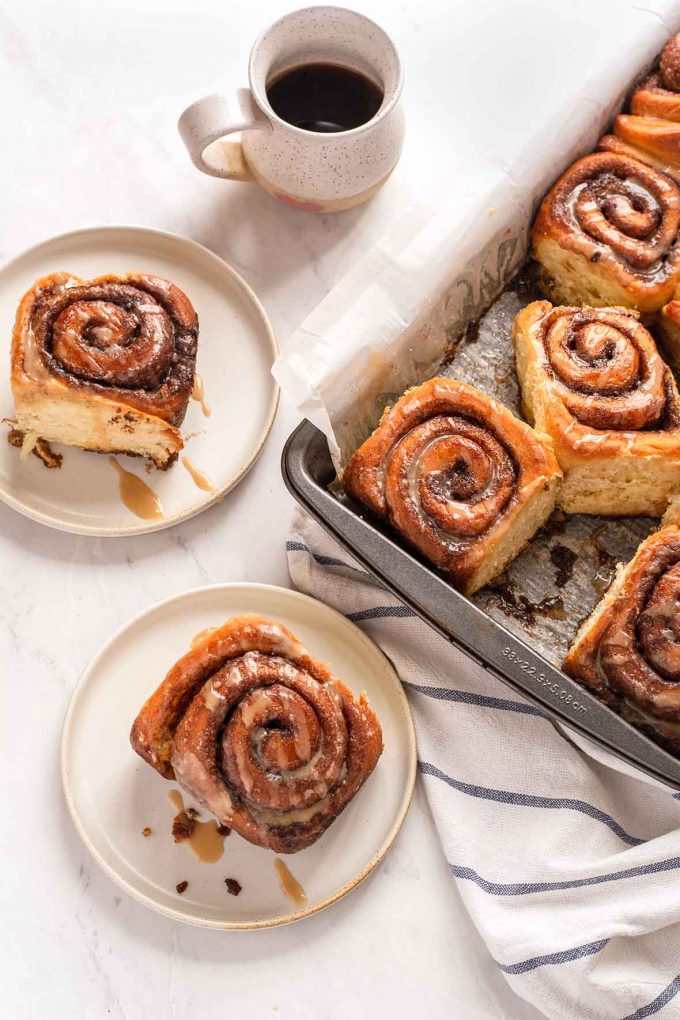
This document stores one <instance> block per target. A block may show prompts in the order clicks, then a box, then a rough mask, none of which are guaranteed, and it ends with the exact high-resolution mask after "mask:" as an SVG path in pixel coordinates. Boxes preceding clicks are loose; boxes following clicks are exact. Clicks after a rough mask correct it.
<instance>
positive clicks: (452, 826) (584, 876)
mask: <svg viewBox="0 0 680 1020" xmlns="http://www.w3.org/2000/svg"><path fill="white" fill-rule="evenodd" d="M287 550H288V565H289V570H290V576H291V580H292V582H293V585H294V586H295V587H296V588H298V589H299V590H301V591H303V592H306V593H307V594H310V595H313V596H315V597H317V598H319V599H320V600H321V601H323V602H326V603H328V604H329V605H331V606H333V607H334V608H336V609H338V610H340V612H342V613H343V614H344V615H345V616H347V618H348V619H350V620H353V621H354V622H356V623H357V624H358V625H359V626H360V627H361V628H362V629H364V630H365V631H366V633H367V634H369V635H370V636H371V638H372V639H373V640H374V641H375V642H376V643H377V644H378V645H379V646H380V647H381V648H382V649H383V650H384V652H385V654H386V655H387V656H388V657H389V659H390V660H391V661H392V662H393V663H394V666H395V668H396V670H397V672H398V674H399V676H400V678H401V680H402V683H403V684H404V687H405V689H406V691H407V694H408V697H409V701H410V704H411V709H412V712H413V717H414V720H415V726H416V733H417V740H418V760H419V773H420V776H419V781H420V782H421V783H422V784H423V785H424V788H425V791H426V793H427V797H428V800H429V803H430V807H431V809H432V814H433V817H434V821H435V824H436V826H437V829H438V831H439V835H440V837H441V842H442V847H443V850H444V853H445V855H446V859H447V861H448V863H449V866H450V869H451V875H452V878H453V879H454V880H455V881H456V882H457V883H458V886H459V889H460V892H461V895H462V898H463V900H464V902H465V905H466V907H467V910H468V911H469V913H470V916H471V918H472V920H473V922H474V924H475V925H476V927H477V928H478V930H479V932H480V933H481V935H482V937H483V939H484V940H485V942H486V945H487V947H488V949H489V952H490V953H491V955H492V957H493V958H494V960H495V961H496V963H497V965H498V967H499V968H500V970H501V971H502V972H503V974H504V975H505V977H506V979H507V980H508V982H509V983H510V985H511V986H512V988H513V989H514V990H515V992H516V993H517V994H519V995H520V996H522V997H523V998H524V999H526V1000H528V1001H529V1002H530V1003H532V1004H533V1005H534V1006H535V1007H536V1008H537V1009H539V1010H540V1011H542V1012H543V1013H544V1014H545V1015H546V1016H547V1017H549V1018H551V1020H624V1018H625V1020H643V1018H645V1017H651V1016H655V1017H659V1018H660V1020H670V1018H671V1017H673V1018H677V1017H680V994H679V993H680V923H679V922H680V802H679V798H680V795H674V794H672V792H671V791H669V790H667V789H666V788H664V787H662V786H661V785H659V784H656V783H652V782H650V781H649V780H647V779H646V778H644V777H642V775H641V774H639V773H637V772H635V771H634V770H632V769H630V768H628V767H627V766H625V765H623V764H622V763H620V762H618V760H617V759H615V758H613V757H612V756H609V755H607V754H606V753H605V752H603V751H602V750H601V749H599V748H598V747H596V746H595V745H592V744H591V743H590V742H589V741H585V740H583V739H582V738H577V737H576V736H573V735H571V734H570V737H572V739H573V740H574V741H576V740H577V741H578V745H579V746H576V745H575V743H572V742H571V741H570V739H567V738H566V737H565V736H564V735H563V734H562V733H561V732H560V731H558V730H557V729H556V728H555V726H553V725H552V723H551V722H550V721H549V719H548V718H547V717H546V716H545V715H544V714H543V713H542V712H541V710H540V709H538V708H536V707H534V706H533V705H531V704H530V703H529V702H527V701H524V700H522V698H521V697H520V696H519V695H517V694H515V693H514V692H513V691H512V690H510V689H509V688H507V687H505V686H504V685H503V684H502V683H501V682H500V681H498V680H496V679H495V678H494V677H492V676H491V675H490V674H488V673H487V672H486V671H485V670H484V669H482V668H481V667H479V666H478V665H476V664H475V663H473V662H472V661H471V660H470V659H468V658H467V657H466V656H465V655H464V654H463V653H462V652H460V651H458V650H457V649H456V648H454V647H453V646H452V645H450V644H449V643H448V642H446V641H445V640H444V639H443V638H441V637H440V636H439V635H437V634H436V633H435V632H434V631H433V630H431V628H429V627H428V626H427V625H426V624H425V623H423V622H422V621H421V620H420V619H419V618H418V617H417V616H415V615H414V614H413V612H412V611H411V610H410V609H408V608H406V607H405V606H403V605H401V603H399V602H398V600H396V599H395V598H394V597H393V596H392V595H390V594H389V593H388V592H387V591H385V589H384V588H382V587H381V586H380V585H379V584H378V583H377V582H376V581H375V580H374V579H373V578H372V577H370V575H369V574H367V573H366V572H365V571H364V570H362V569H361V568H360V567H359V566H358V565H357V564H356V563H354V562H353V561H352V560H351V558H350V557H349V556H348V555H347V554H346V553H345V552H344V551H343V550H341V549H340V548H339V546H337V545H336V544H335V543H334V542H333V541H332V540H331V539H330V538H329V537H328V536H327V535H326V534H325V532H323V531H322V529H321V528H320V527H319V526H318V525H316V524H315V523H314V522H313V521H312V520H311V519H310V518H309V517H307V516H306V515H305V514H303V513H302V512H300V511H296V515H295V518H294V521H293V525H292V530H291V535H290V540H289V541H288V543H287Z"/></svg>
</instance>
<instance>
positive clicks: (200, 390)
mask: <svg viewBox="0 0 680 1020" xmlns="http://www.w3.org/2000/svg"><path fill="white" fill-rule="evenodd" d="M191 399H192V400H195V401H196V403H197V404H200V405H201V410H202V411H203V414H204V415H205V417H206V418H209V417H210V415H211V414H212V411H211V409H210V407H209V406H208V404H206V402H205V389H204V387H203V379H202V378H201V376H200V375H199V374H198V372H195V373H194V385H193V386H192V387H191Z"/></svg>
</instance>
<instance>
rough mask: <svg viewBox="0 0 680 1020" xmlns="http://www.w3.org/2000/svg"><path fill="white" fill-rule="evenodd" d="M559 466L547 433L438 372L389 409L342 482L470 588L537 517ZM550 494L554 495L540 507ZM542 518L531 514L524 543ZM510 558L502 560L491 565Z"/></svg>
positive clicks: (514, 550)
mask: <svg viewBox="0 0 680 1020" xmlns="http://www.w3.org/2000/svg"><path fill="white" fill-rule="evenodd" d="M558 476H559V469H558V467H557V463H556V461H555V457H554V454H553V451H552V449H551V446H550V444H549V442H546V440H545V438H544V437H542V436H539V435H537V434H536V433H535V432H534V431H533V430H532V429H531V428H530V427H529V426H528V425H525V424H524V422H521V421H519V420H518V419H516V418H515V417H514V416H513V415H512V414H511V412H510V411H509V410H508V409H507V408H505V407H503V406H502V405H501V404H499V403H497V402H496V401H495V400H492V399H491V398H490V397H488V396H486V394H484V393H481V392H480V391H479V390H476V389H475V388H474V387H472V386H468V385H466V384H465V383H461V382H457V381H456V380H454V379H448V378H435V379H431V380H429V382H426V383H423V384H422V385H420V386H415V387H414V388H413V389H411V390H409V391H407V393H405V394H404V396H403V397H401V398H400V400H398V401H397V403H396V404H395V405H394V406H393V407H391V408H389V409H388V410H387V411H385V413H384V415H383V416H382V419H381V421H380V423H379V425H378V427H377V428H376V430H375V432H374V433H373V435H372V436H370V437H369V439H367V440H366V442H365V443H364V444H363V445H362V446H361V447H360V448H359V449H358V450H357V451H356V453H354V455H353V456H352V457H351V459H350V461H349V462H348V464H347V467H346V468H345V471H344V473H343V477H342V482H343V485H344V487H345V490H346V491H347V492H348V494H349V495H350V496H351V497H352V498H354V499H355V500H357V501H358V502H360V503H362V504H363V505H364V506H366V507H368V508H369V510H371V511H372V512H373V513H374V514H376V515H377V516H379V517H383V518H386V519H387V520H389V522H390V523H391V524H392V526H393V527H394V528H395V530H396V531H397V532H398V533H399V534H400V535H402V536H403V537H404V538H405V539H406V540H407V541H408V542H409V544H411V545H412V546H414V547H415V548H417V549H418V550H419V551H420V552H421V553H422V554H423V555H424V556H426V558H427V559H428V560H430V561H431V562H432V563H434V564H435V565H436V566H438V567H439V568H440V569H442V570H443V571H445V572H446V573H447V574H448V575H449V577H450V578H451V580H452V582H453V583H454V584H455V585H456V586H457V587H459V588H461V589H462V590H463V591H464V592H468V593H469V592H472V591H475V590H476V589H477V588H478V587H480V586H481V584H482V583H485V580H488V579H490V578H487V577H485V573H484V565H485V563H486V562H487V561H490V560H491V561H493V558H494V557H495V556H496V555H498V554H499V551H500V550H502V549H503V548H504V546H503V543H507V542H508V539H509V537H510V536H511V534H512V531H513V528H520V527H526V526H528V523H531V522H528V519H527V517H526V514H525V511H528V510H530V509H531V505H532V503H533V501H534V500H537V499H539V498H542V497H545V496H546V494H550V493H551V492H552V490H553V489H554V486H555V483H556V481H557V478H558ZM553 502H554V500H552V497H551V496H550V498H549V499H547V500H546V502H545V506H544V507H543V508H542V510H541V513H540V514H539V517H542V515H543V513H545V516H547V513H549V512H550V509H552V505H551V504H552V503H553ZM520 519H522V523H521V525H520ZM527 522H528V523H527ZM541 523H542V519H537V520H535V521H534V522H533V523H532V524H531V527H532V528H533V530H531V529H530V531H529V533H528V534H526V535H524V536H523V539H522V542H521V543H520V545H521V544H523V543H524V541H526V540H528V538H529V537H530V534H532V533H533V531H535V530H536V529H537V528H538V527H539V526H540V524H541ZM534 525H535V526H534ZM508 548H511V549H512V553H511V555H515V554H516V553H517V552H518V551H519V548H518V547H517V546H516V545H514V544H512V543H510V545H509V546H508ZM506 562H507V559H504V560H502V561H501V562H499V563H497V564H495V567H496V569H494V571H493V573H498V572H499V571H500V570H501V569H502V568H503V566H505V563H506ZM491 576H493V574H492V575H491Z"/></svg>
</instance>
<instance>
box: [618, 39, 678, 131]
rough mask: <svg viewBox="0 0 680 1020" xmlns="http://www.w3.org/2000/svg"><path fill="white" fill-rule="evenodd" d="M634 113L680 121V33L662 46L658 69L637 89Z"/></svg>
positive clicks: (632, 100)
mask: <svg viewBox="0 0 680 1020" xmlns="http://www.w3.org/2000/svg"><path fill="white" fill-rule="evenodd" d="M630 110H631V113H633V114H635V115H636V116H639V117H655V118H658V119H660V120H671V121H675V122H676V123H680V35H674V36H673V37H672V38H671V39H670V41H669V42H668V43H666V46H665V47H664V49H663V52H662V54H661V59H660V61H659V69H658V70H657V71H654V73H653V74H650V75H649V77H648V78H646V79H645V80H644V81H643V82H642V84H641V85H640V86H639V88H637V89H636V90H635V92H634V93H633V95H632V97H631V101H630Z"/></svg>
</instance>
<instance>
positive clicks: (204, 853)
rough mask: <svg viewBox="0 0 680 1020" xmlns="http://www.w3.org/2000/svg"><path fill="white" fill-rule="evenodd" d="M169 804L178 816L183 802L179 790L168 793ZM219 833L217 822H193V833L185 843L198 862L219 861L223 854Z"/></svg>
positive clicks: (221, 839) (182, 807) (222, 838)
mask: <svg viewBox="0 0 680 1020" xmlns="http://www.w3.org/2000/svg"><path fill="white" fill-rule="evenodd" d="M168 797H169V799H170V803H171V804H172V806H173V807H174V808H175V809H176V811H177V813H178V814H179V813H180V812H181V811H184V801H183V800H182V794H181V793H180V792H179V790H170V792H169V793H168ZM225 839H226V836H223V835H222V833H221V832H218V831H217V822H216V821H214V820H213V819H211V821H209V822H199V821H198V819H196V820H195V821H194V831H193V832H192V833H191V835H190V836H189V838H188V839H187V840H186V842H187V843H188V844H189V846H190V847H191V849H192V850H193V852H194V853H195V854H196V856H197V857H198V859H199V861H203V863H204V864H214V863H215V861H219V859H220V857H221V856H222V854H223V853H224V840H225Z"/></svg>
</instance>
